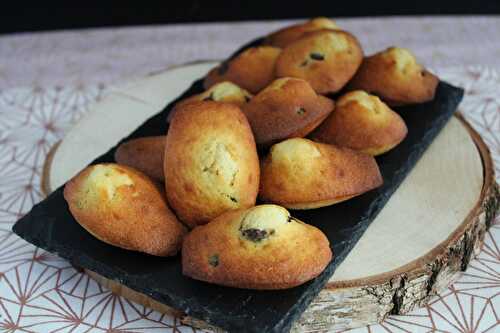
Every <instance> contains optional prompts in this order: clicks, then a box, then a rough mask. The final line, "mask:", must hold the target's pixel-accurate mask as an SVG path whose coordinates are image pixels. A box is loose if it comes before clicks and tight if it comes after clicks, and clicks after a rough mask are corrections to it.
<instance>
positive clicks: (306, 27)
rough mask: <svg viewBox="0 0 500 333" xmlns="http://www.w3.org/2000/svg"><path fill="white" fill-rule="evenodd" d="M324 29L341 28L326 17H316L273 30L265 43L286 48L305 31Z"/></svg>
mask: <svg viewBox="0 0 500 333" xmlns="http://www.w3.org/2000/svg"><path fill="white" fill-rule="evenodd" d="M322 29H332V30H335V29H339V27H338V26H337V24H336V23H335V22H334V21H333V20H330V19H328V18H326V17H316V18H313V19H311V20H309V21H307V22H304V23H299V24H295V25H292V26H289V27H285V28H283V29H280V30H278V31H276V32H273V33H272V34H270V35H269V36H267V38H266V39H265V41H264V43H265V44H268V45H271V46H275V47H280V48H284V47H286V46H287V45H289V44H290V43H292V42H294V41H296V40H297V39H299V38H300V37H302V36H303V35H304V34H305V33H307V32H311V31H316V30H322Z"/></svg>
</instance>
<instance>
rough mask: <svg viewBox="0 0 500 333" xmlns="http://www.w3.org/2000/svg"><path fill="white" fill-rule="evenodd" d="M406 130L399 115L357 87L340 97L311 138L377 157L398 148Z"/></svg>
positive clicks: (375, 97)
mask: <svg viewBox="0 0 500 333" xmlns="http://www.w3.org/2000/svg"><path fill="white" fill-rule="evenodd" d="M407 133H408V129H407V127H406V124H405V122H404V120H403V119H402V118H401V117H400V116H399V114H397V113H396V112H394V111H393V110H391V109H390V108H389V107H388V106H387V105H386V104H385V103H384V102H382V101H381V100H380V99H379V98H378V97H377V96H374V95H369V94H367V93H366V92H364V91H361V90H355V91H352V92H349V93H347V94H345V95H343V96H341V97H340V98H339V99H338V100H337V104H336V108H335V111H334V112H332V113H331V114H330V115H329V116H328V118H326V120H325V121H324V122H323V123H322V124H321V126H319V127H318V128H317V129H316V130H315V131H314V132H313V133H312V134H311V138H312V139H313V140H315V141H319V142H323V143H329V144H336V145H338V146H341V147H347V148H351V149H354V150H358V151H361V152H364V153H367V154H370V155H374V156H376V155H380V154H383V153H385V152H387V151H389V150H391V149H392V148H394V147H396V146H397V145H398V144H399V143H400V142H401V141H403V139H404V138H405V137H406V134H407Z"/></svg>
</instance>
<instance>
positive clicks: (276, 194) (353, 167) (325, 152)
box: [259, 138, 382, 209]
mask: <svg viewBox="0 0 500 333" xmlns="http://www.w3.org/2000/svg"><path fill="white" fill-rule="evenodd" d="M381 184H382V176H381V175H380V171H379V169H378V166H377V163H376V162H375V159H374V158H373V157H372V156H370V155H367V154H364V153H360V152H357V151H354V150H351V149H348V148H340V147H336V146H333V145H328V144H324V143H318V142H314V141H311V140H308V139H303V138H294V139H288V140H285V141H283V142H280V143H278V144H276V145H274V146H272V147H271V150H270V152H269V155H268V156H267V157H266V158H265V159H264V161H263V162H262V168H261V184H260V192H259V196H260V197H261V198H262V200H264V201H266V202H272V203H276V204H278V205H282V206H284V207H287V208H292V209H313V208H318V207H323V206H329V205H332V204H334V203H337V202H340V201H344V200H347V199H350V198H352V197H354V196H356V195H360V194H362V193H364V192H367V191H369V190H371V189H374V188H376V187H378V186H380V185H381Z"/></svg>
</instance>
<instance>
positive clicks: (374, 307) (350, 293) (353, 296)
mask: <svg viewBox="0 0 500 333" xmlns="http://www.w3.org/2000/svg"><path fill="white" fill-rule="evenodd" d="M456 117H457V118H458V119H460V120H461V122H462V123H463V124H464V126H465V128H466V129H467V130H468V132H469V134H470V135H471V137H472V139H473V140H474V143H475V145H476V147H477V149H478V151H479V153H480V155H481V159H482V163H483V169H484V183H483V188H482V190H481V195H480V198H479V200H478V202H477V203H476V205H475V207H474V208H473V209H472V210H471V212H470V213H469V215H468V216H467V218H466V219H465V220H464V222H463V223H462V224H461V225H460V226H459V227H458V228H457V229H456V230H455V232H454V233H453V234H451V235H450V237H448V239H446V240H445V241H444V242H443V243H441V244H440V245H439V246H437V247H436V248H434V249H432V250H431V251H429V252H428V253H427V254H426V255H425V256H423V257H421V258H419V259H417V260H415V261H413V262H411V263H409V264H407V265H404V266H402V267H400V268H398V269H396V270H394V271H390V272H386V273H384V274H381V275H377V276H372V277H368V278H363V279H358V280H351V281H339V282H335V283H331V284H328V285H327V287H326V288H325V289H323V290H322V291H321V292H320V293H319V295H318V296H317V297H316V298H315V299H314V300H313V302H312V303H311V305H310V306H309V307H308V309H307V310H306V311H305V312H304V313H303V314H302V316H301V318H300V319H299V320H298V321H297V322H296V323H294V325H293V327H292V330H291V331H292V332H318V331H327V330H332V329H346V328H354V327H358V326H364V325H367V324H372V323H377V322H380V321H382V320H383V319H384V318H385V317H386V316H388V315H390V314H405V313H408V312H409V311H411V310H413V309H414V308H415V307H418V306H423V305H424V304H425V303H426V302H427V301H428V300H429V298H430V297H432V296H434V295H436V293H437V292H439V291H441V290H443V289H445V288H447V287H448V285H449V284H451V283H452V282H453V281H455V280H456V279H457V278H458V277H459V275H460V273H461V272H462V271H464V270H465V269H466V268H467V265H468V263H469V261H470V259H471V257H472V256H473V255H475V254H477V253H478V252H479V251H480V249H481V246H482V244H483V240H484V234H485V233H486V231H487V230H488V228H489V227H490V225H491V223H492V221H493V220H494V218H495V216H496V214H497V213H498V210H499V208H500V191H499V186H498V184H497V183H496V182H495V174H494V167H493V161H492V159H491V155H490V152H489V149H488V147H487V146H486V144H485V143H484V141H483V140H482V139H481V137H480V136H479V134H478V133H477V132H476V131H475V130H474V129H472V127H471V126H470V125H469V124H468V123H467V121H465V120H464V119H463V117H462V116H460V115H456ZM58 144H59V143H57V144H56V145H55V146H54V147H53V148H52V149H51V151H50V152H49V155H48V156H47V159H46V162H45V164H44V168H43V177H42V190H43V192H44V193H45V194H48V193H50V188H49V186H48V181H49V168H50V163H51V161H52V157H53V154H54V152H55V149H57V145H58ZM85 272H86V273H87V274H88V275H89V276H90V277H92V278H93V279H94V280H96V281H97V282H98V283H99V284H101V285H103V286H104V287H106V288H109V289H110V290H111V291H112V292H113V293H115V294H118V295H121V296H123V297H126V298H128V299H130V300H132V301H134V302H137V303H139V304H142V305H144V306H147V307H150V308H152V309H154V310H156V311H159V312H161V313H167V314H171V315H174V316H176V317H178V318H180V320H181V322H182V323H184V324H186V325H190V326H193V327H196V328H200V329H204V330H208V331H210V332H217V333H219V332H224V330H222V329H220V328H218V327H215V326H212V325H210V324H208V323H206V322H204V321H201V320H198V319H196V318H192V317H189V316H187V315H185V314H183V313H182V312H181V311H178V310H176V309H173V308H171V307H169V306H167V305H165V304H162V303H159V302H157V301H155V300H153V299H151V298H150V297H148V296H146V295H144V294H141V293H139V292H136V291H134V290H132V289H130V288H128V287H126V286H123V285H121V284H119V283H118V282H115V281H112V280H109V279H106V278H104V277H102V276H101V275H99V274H97V273H95V272H92V271H89V270H85Z"/></svg>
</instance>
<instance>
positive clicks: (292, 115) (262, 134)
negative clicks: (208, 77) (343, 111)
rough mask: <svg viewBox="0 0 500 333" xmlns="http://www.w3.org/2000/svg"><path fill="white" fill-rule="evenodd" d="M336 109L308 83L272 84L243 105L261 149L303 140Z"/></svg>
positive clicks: (287, 80) (284, 80) (283, 81)
mask: <svg viewBox="0 0 500 333" xmlns="http://www.w3.org/2000/svg"><path fill="white" fill-rule="evenodd" d="M333 108H334V103H333V101H332V100H331V99H328V98H326V97H324V96H321V95H318V94H316V92H315V91H314V90H313V89H312V88H311V86H310V85H309V83H307V81H304V80H301V79H295V78H281V79H277V80H275V81H273V83H272V84H270V85H269V86H268V87H267V88H266V89H264V90H262V91H261V92H260V93H258V94H257V95H256V96H255V97H254V98H252V100H251V101H250V102H248V103H247V104H245V105H244V107H243V113H245V115H246V116H247V118H248V121H249V122H250V125H251V126H252V130H253V133H254V135H255V141H256V142H257V144H258V145H259V146H264V147H265V146H270V145H271V144H273V143H275V142H278V141H281V140H283V139H287V138H291V137H303V136H306V135H307V134H309V133H310V132H311V131H312V130H314V128H316V127H317V126H318V125H319V124H320V123H321V122H322V121H323V120H324V119H325V118H326V117H327V116H328V114H330V112H331V111H332V110H333Z"/></svg>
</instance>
